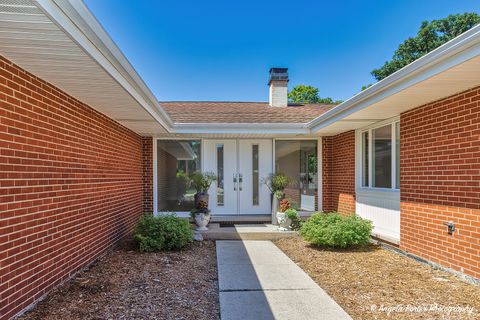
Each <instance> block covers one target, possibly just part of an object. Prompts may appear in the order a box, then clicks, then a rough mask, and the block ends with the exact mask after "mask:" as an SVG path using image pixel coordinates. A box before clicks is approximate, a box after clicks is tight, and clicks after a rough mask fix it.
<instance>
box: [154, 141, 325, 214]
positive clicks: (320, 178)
mask: <svg viewBox="0 0 480 320" xmlns="http://www.w3.org/2000/svg"><path fill="white" fill-rule="evenodd" d="M216 139H217V140H220V139H221V140H241V139H242V138H231V137H228V138H221V137H219V138H204V137H202V138H195V137H152V153H153V155H152V166H153V170H152V173H153V177H152V189H153V190H152V195H153V197H152V198H153V214H154V215H158V214H160V213H161V212H159V211H158V195H157V193H158V181H157V165H158V163H157V161H158V160H157V141H158V140H198V141H200V142H201V148H200V156H201V158H202V160H201V169H202V172H204V171H205V164H204V161H203V159H204V155H205V144H204V141H205V140H216ZM243 139H249V138H243ZM250 139H252V140H254V139H259V140H262V139H263V140H267V139H271V140H272V171H275V141H277V140H317V153H318V154H317V161H318V162H317V163H318V166H317V171H318V172H317V174H318V186H317V194H318V200H317V201H318V202H317V203H318V208H317V211H322V209H323V196H322V195H323V172H322V169H323V157H322V154H323V151H322V149H323V144H322V137H282V138H267V137H259V138H250ZM176 214H177V215H178V216H179V217H185V218H187V217H190V212H187V211H178V212H176ZM299 214H300V215H302V216H309V215H311V214H312V212H307V211H305V212H303V211H301V212H299Z"/></svg>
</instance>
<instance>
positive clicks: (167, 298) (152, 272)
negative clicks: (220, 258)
mask: <svg viewBox="0 0 480 320" xmlns="http://www.w3.org/2000/svg"><path fill="white" fill-rule="evenodd" d="M219 314H220V311H219V302H218V275H217V266H216V254H215V243H214V242H211V241H204V242H195V243H193V244H192V245H191V246H190V247H188V248H187V249H185V250H182V251H178V252H160V253H140V252H137V251H136V250H135V248H134V244H133V242H132V241H127V242H124V243H123V244H121V245H120V246H119V247H118V248H116V249H114V250H113V251H112V252H111V253H109V254H107V255H106V256H104V257H102V258H101V259H99V260H98V261H97V262H95V263H94V264H93V265H92V266H90V268H89V269H88V270H85V271H82V272H81V273H80V274H79V275H78V276H76V277H75V278H74V279H72V280H71V281H69V282H67V283H66V284H65V285H63V286H61V287H59V288H58V289H56V290H54V291H53V292H51V293H50V294H49V295H48V297H47V298H46V299H45V300H44V301H42V302H41V303H39V304H38V305H37V306H36V307H35V308H34V309H33V310H32V311H30V312H28V313H27V314H25V315H24V316H23V317H22V318H21V319H47V320H54V319H55V320H57V319H62V320H68V319H178V320H179V319H185V320H187V319H195V320H197V319H205V320H207V319H208V320H212V319H219V318H220V316H219Z"/></svg>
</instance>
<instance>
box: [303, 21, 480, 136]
mask: <svg viewBox="0 0 480 320" xmlns="http://www.w3.org/2000/svg"><path fill="white" fill-rule="evenodd" d="M479 85H480V26H476V27H474V28H472V29H471V30H469V31H467V32H466V33H464V34H462V35H460V36H458V37H457V38H455V39H453V40H452V41H450V42H448V43H446V44H445V45H443V46H441V47H440V48H437V49H436V50H434V51H432V52H431V53H429V54H428V55H426V56H424V57H422V58H420V59H419V60H417V61H415V62H413V63H411V64H410V65H408V66H406V67H405V68H403V69H401V70H400V71H397V72H396V73H394V74H393V75H391V76H389V77H387V78H385V79H384V80H382V81H380V82H378V83H377V84H375V85H374V86H373V87H370V88H369V89H367V90H365V91H364V92H361V93H359V94H357V95H356V96H354V97H352V98H351V99H349V100H347V101H345V102H344V103H342V104H340V105H339V106H337V107H335V108H333V109H332V110H330V111H328V112H327V113H325V114H324V115H322V116H320V117H318V118H317V119H315V120H313V121H312V122H311V123H310V127H311V128H312V133H315V134H319V135H333V134H338V133H341V132H345V131H348V130H354V129H358V128H362V127H365V126H368V125H370V124H372V123H375V122H378V121H381V120H385V119H389V118H392V117H394V116H398V115H399V114H400V113H402V112H405V111H408V110H410V109H413V108H416V107H419V106H422V105H424V104H427V103H430V102H434V101H436V100H439V99H442V98H446V97H448V96H451V95H453V94H455V93H459V92H462V91H465V90H468V89H470V88H474V87H476V86H479Z"/></svg>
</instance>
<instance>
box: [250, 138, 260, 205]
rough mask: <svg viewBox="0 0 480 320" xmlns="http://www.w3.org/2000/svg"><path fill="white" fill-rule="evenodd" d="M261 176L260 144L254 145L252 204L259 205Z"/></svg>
mask: <svg viewBox="0 0 480 320" xmlns="http://www.w3.org/2000/svg"><path fill="white" fill-rule="evenodd" d="M259 184H260V178H259V176H258V144H254V145H252V192H253V195H252V205H254V206H258V203H259V200H258V188H259Z"/></svg>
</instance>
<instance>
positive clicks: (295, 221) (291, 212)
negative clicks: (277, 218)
mask: <svg viewBox="0 0 480 320" xmlns="http://www.w3.org/2000/svg"><path fill="white" fill-rule="evenodd" d="M285 216H286V217H287V218H289V219H290V220H292V223H291V224H290V227H291V228H292V230H299V229H300V227H301V226H302V220H300V216H299V215H298V212H297V210H295V209H293V208H290V209H288V210H286V211H285Z"/></svg>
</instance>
